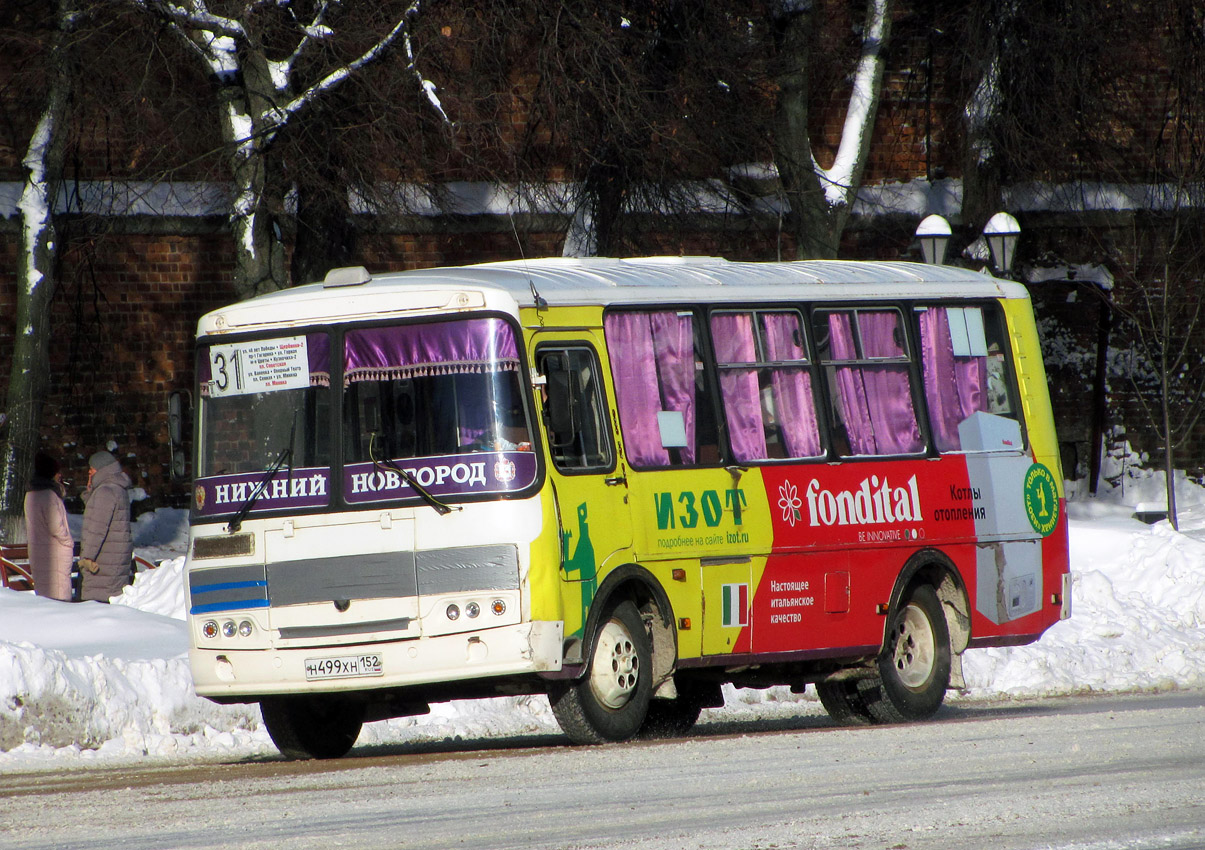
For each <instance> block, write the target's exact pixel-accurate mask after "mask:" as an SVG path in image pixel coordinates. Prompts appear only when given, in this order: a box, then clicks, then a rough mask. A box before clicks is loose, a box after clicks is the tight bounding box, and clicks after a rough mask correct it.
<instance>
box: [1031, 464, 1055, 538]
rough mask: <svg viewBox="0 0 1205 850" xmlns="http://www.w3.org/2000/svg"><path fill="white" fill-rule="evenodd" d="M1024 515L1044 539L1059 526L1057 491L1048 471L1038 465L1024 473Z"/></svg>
mask: <svg viewBox="0 0 1205 850" xmlns="http://www.w3.org/2000/svg"><path fill="white" fill-rule="evenodd" d="M1025 515H1026V516H1028V517H1029V524H1030V525H1032V526H1033V530H1034V531H1036V532H1037V533H1038V534H1040V535H1042V536H1043V537H1045V536H1046V535H1048V534H1050V532H1052V531H1054V527H1055V526H1056V525H1058V524H1059V489H1058V485H1057V484H1056V483H1055V480H1054V476H1053V475H1052V474H1051V473H1050V470H1049V469H1047V468H1046V467H1044V466H1043V465H1042V464H1040V463H1035V464H1034V465H1033V466H1031V467H1029V471H1028V472H1026V473H1025Z"/></svg>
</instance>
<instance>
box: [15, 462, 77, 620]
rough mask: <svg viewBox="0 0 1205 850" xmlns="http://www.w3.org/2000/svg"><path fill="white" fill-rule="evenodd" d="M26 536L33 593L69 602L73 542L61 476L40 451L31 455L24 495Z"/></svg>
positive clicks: (55, 463)
mask: <svg viewBox="0 0 1205 850" xmlns="http://www.w3.org/2000/svg"><path fill="white" fill-rule="evenodd" d="M25 535H26V537H25V539H26V541H27V542H28V544H29V571H30V572H31V573H32V574H33V588H34V592H35V593H37V594H38V596H46V597H49V598H50V599H60V600H62V601H63V602H70V601H71V558H72V554H73V550H74V548H75V542H74V541H73V540H72V539H71V529H69V528H68V527H67V508H66V507H64V506H63V476H62V473H60V472H59V465H58V462H57V461H55V459H54V458H52V457H51V456H50V455H48V454H45V453H43V452H38V453H37V454H36V455H34V459H33V478H32V479H31V480H30V482H29V490H28V492H26V494H25Z"/></svg>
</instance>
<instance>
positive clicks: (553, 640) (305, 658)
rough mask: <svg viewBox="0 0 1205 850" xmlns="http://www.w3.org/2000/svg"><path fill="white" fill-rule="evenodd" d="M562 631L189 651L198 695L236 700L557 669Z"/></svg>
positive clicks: (560, 626) (556, 625) (521, 628)
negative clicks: (279, 647)
mask: <svg viewBox="0 0 1205 850" xmlns="http://www.w3.org/2000/svg"><path fill="white" fill-rule="evenodd" d="M563 633H564V623H562V622H561V621H560V620H555V621H548V620H545V621H537V622H532V623H520V624H518V625H515V626H505V627H502V628H497V629H489V630H485V631H478V632H468V633H461V634H452V635H441V636H439V637H430V638H417V639H414V640H401V641H390V642H387V643H371V644H356V645H350V646H337V647H325V648H306V649H293V648H290V649H253V650H236V651H232V650H229V649H197V648H196V647H193V648H191V649H190V650H189V653H188V656H189V663H190V666H191V667H192V676H193V684H194V688H195V690H196V692H197V694H198V695H200V696H203V697H212V698H214V699H217V700H219V701H234V702H237V701H239V700H238V699H237V698H238V697H247V698H250V699H255V698H257V697H260V696H269V695H272V696H275V695H281V694H306V693H347V692H351V691H365V690H376V689H379V688H396V687H406V686H408V685H428V684H433V683H438V682H458V681H463V680H467V679H482V678H490V677H495V676H514V675H523V674H528V673H530V674H536V673H549V672H556V671H558V670H560V669H561V653H562V649H561V647H562V636H563ZM364 659H367V660H366V661H365V660H364ZM378 668H379V672H378Z"/></svg>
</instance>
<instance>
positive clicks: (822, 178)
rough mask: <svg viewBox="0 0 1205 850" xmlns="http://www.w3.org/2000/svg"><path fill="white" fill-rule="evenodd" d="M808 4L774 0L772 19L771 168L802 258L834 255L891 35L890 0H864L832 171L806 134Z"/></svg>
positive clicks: (853, 194) (869, 133) (870, 129)
mask: <svg viewBox="0 0 1205 850" xmlns="http://www.w3.org/2000/svg"><path fill="white" fill-rule="evenodd" d="M821 13H822V10H820V9H818V8H817V6H816V4H815V3H813V2H809V0H779V2H778V4H777V10H776V15H775V27H776V35H777V47H778V53H779V60H780V69H781V70H780V72H779V75H778V85H779V105H778V114H777V116H776V120H775V127H774V145H775V152H774V158H775V163H776V164H777V166H778V176H779V180H780V182H781V184H782V190H783V194H784V196H785V198H786V201H787V203H788V204H789V207H790V211H789V213H788V215H787V222H788V225H789V227H790V228H791V231H792V233H793V235H794V237H795V246H796V247H795V252H796V256H797V257H798V258H800V259H805V258H822V257H823V258H826V257H836V256H837V252H838V249H839V248H840V244H841V234H842V232H843V231H844V230H845V225H846V223H847V222H848V220H849V215H850V213H851V212H852V210H853V205H854V201H855V200H856V198H857V195H858V189H859V188H860V187H861V185H862V175H863V174H864V173H865V171H866V159H867V156H868V154H869V152H870V143H871V139H872V137H873V133H874V122H875V116H876V115H877V114H878V106H879V96H880V92H881V90H882V84H883V68H884V65H885V64H886V63H885V58H884V55H883V49H884V47H885V45H886V42H887V39H888V36H889V34H890V30H891V0H867V3H866V20H865V23H864V26H863V35H862V47H861V52H860V55H859V58H858V65H857V67H856V69H855V70H854V73H853V88H852V91H851V92H850V97H849V104H848V106H847V108H846V113H845V122H844V124H843V126H842V130H841V140H840V143H839V144H838V147H837V153H836V155H835V157H834V158H833V163H832V165H831V166H830V167H829V168H823V167H822V166H821V165H820V164H819V162H817V160H816V157H815V154H814V150H813V146H812V142H811V138H810V137H809V135H808V99H809V95H810V91H809V68H810V65H811V62H812V61H813V57H812V35H813V28H814V19H815V15H817V14H821Z"/></svg>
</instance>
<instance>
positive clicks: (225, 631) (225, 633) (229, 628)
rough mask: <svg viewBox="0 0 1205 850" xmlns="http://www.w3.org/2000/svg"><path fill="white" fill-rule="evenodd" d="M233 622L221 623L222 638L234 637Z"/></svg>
mask: <svg viewBox="0 0 1205 850" xmlns="http://www.w3.org/2000/svg"><path fill="white" fill-rule="evenodd" d="M234 629H235V627H234V620H227V621H226V622H224V623H222V637H228V638H232V637H234Z"/></svg>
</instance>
